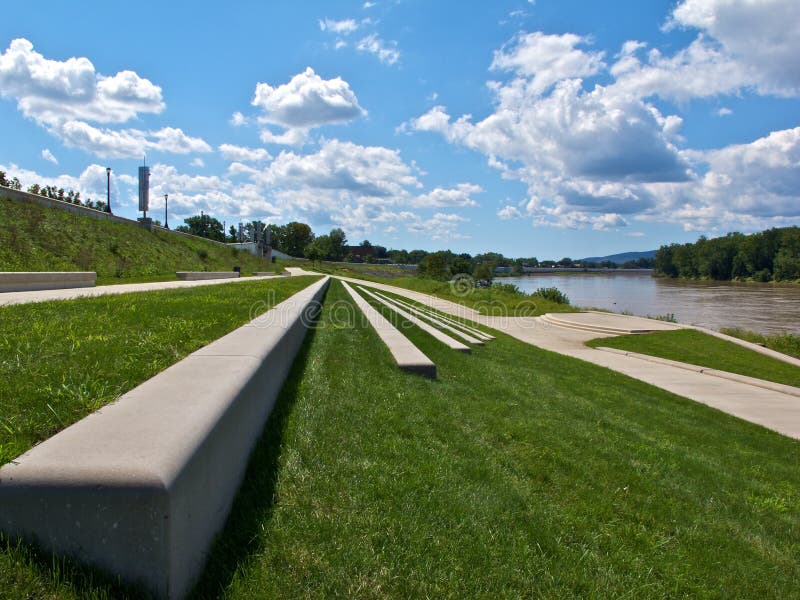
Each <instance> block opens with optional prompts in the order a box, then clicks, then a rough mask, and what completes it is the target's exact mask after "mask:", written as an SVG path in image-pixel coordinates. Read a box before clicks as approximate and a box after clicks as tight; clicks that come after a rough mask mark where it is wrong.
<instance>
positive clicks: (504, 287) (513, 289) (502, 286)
mask: <svg viewBox="0 0 800 600" xmlns="http://www.w3.org/2000/svg"><path fill="white" fill-rule="evenodd" d="M492 289H493V290H498V291H501V292H508V293H509V294H522V293H524V292H523V291H522V290H521V289H519V288H518V287H517V286H516V285H514V284H513V283H499V282H495V283H494V284H492Z"/></svg>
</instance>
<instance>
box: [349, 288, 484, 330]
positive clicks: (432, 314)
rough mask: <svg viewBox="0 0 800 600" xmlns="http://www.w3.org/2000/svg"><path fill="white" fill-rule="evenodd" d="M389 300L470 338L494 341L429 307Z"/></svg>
mask: <svg viewBox="0 0 800 600" xmlns="http://www.w3.org/2000/svg"><path fill="white" fill-rule="evenodd" d="M363 287H369V286H363ZM389 299H390V300H392V301H393V302H395V303H397V304H399V305H400V306H406V307H409V308H413V309H414V310H416V311H418V312H420V313H422V314H424V315H428V316H429V317H431V318H432V319H435V320H437V321H441V322H443V323H445V324H447V325H450V326H451V327H455V328H457V329H461V330H463V331H465V332H467V334H469V335H470V336H473V337H476V338H478V339H479V340H482V341H484V342H487V341H491V340H493V339H495V337H494V336H493V335H491V334H488V333H485V332H483V331H481V330H480V329H476V328H474V327H471V326H469V325H466V324H465V323H459V322H458V321H455V320H453V319H452V318H450V317H449V316H448V315H446V314H445V313H442V312H441V311H436V310H435V309H431V308H430V307H423V305H414V304H411V303H410V302H405V301H403V300H397V299H396V298H389ZM407 299H409V300H410V298H407Z"/></svg>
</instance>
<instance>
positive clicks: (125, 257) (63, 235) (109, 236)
mask: <svg viewBox="0 0 800 600" xmlns="http://www.w3.org/2000/svg"><path fill="white" fill-rule="evenodd" d="M235 265H238V266H240V267H241V269H242V274H243V275H249V274H252V273H253V272H254V271H273V270H275V269H276V268H277V267H276V265H273V264H269V263H268V262H267V261H265V260H264V259H260V258H257V257H255V256H253V255H251V254H250V253H248V252H243V251H239V250H237V249H234V248H226V247H224V246H220V245H218V244H214V243H211V242H208V241H206V240H202V239H196V238H188V237H184V236H180V235H174V234H171V233H166V232H160V231H157V232H153V233H151V232H149V231H147V230H145V229H143V228H141V227H137V226H135V225H126V224H122V223H112V222H110V221H104V220H101V219H93V218H91V217H86V216H81V215H74V214H72V213H69V212H67V211H64V210H58V209H55V208H47V207H44V206H39V205H37V204H27V203H21V202H13V201H11V200H8V199H5V198H2V197H1V194H0V271H96V272H97V283H98V285H103V284H112V283H134V282H140V281H164V280H170V279H175V272H176V271H230V270H232V269H233V267H234V266H235Z"/></svg>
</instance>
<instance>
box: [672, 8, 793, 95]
mask: <svg viewBox="0 0 800 600" xmlns="http://www.w3.org/2000/svg"><path fill="white" fill-rule="evenodd" d="M669 26H682V27H692V28H696V29H699V30H701V31H703V32H705V33H706V34H707V35H709V36H711V37H713V38H714V39H715V40H716V41H718V42H719V44H720V45H721V47H722V49H723V50H724V51H725V52H726V53H727V54H728V55H730V56H731V57H732V59H734V60H735V61H737V62H738V63H739V64H741V65H742V68H743V69H745V70H747V71H748V72H749V73H751V75H752V78H753V81H752V83H753V84H755V85H757V86H758V88H759V90H760V91H761V92H763V93H774V94H779V95H791V96H796V95H798V94H800V61H798V60H797V57H798V56H800V3H799V2H797V0H683V1H682V2H680V3H679V4H678V5H677V6H676V7H675V10H674V11H673V13H672V19H671V21H670V23H669Z"/></svg>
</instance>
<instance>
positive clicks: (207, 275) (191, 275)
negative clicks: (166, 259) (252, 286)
mask: <svg viewBox="0 0 800 600" xmlns="http://www.w3.org/2000/svg"><path fill="white" fill-rule="evenodd" d="M175 275H176V276H177V277H178V279H180V280H181V281H202V280H206V279H236V278H237V277H239V271H178V272H177V273H175Z"/></svg>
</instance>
